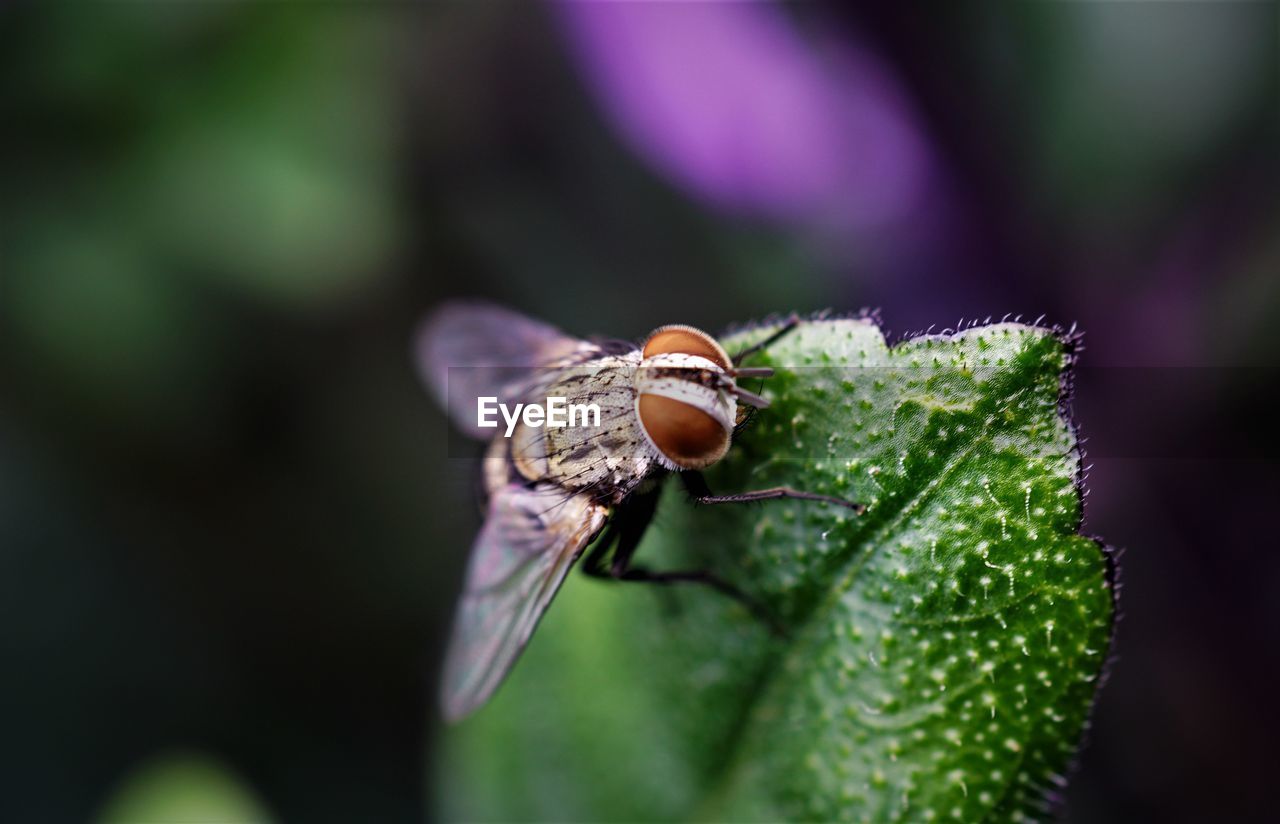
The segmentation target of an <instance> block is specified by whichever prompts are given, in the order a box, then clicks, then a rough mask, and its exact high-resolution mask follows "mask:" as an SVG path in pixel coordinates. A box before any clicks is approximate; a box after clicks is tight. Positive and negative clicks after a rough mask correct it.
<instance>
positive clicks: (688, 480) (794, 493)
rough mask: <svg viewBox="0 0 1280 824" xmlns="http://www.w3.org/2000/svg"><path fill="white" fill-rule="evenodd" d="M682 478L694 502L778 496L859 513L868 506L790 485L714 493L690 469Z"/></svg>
mask: <svg viewBox="0 0 1280 824" xmlns="http://www.w3.org/2000/svg"><path fill="white" fill-rule="evenodd" d="M680 480H681V481H682V482H683V483H684V488H685V489H686V490H687V491H688V492H689V495H690V496H691V497H692V498H693V502H694V503H697V504H741V503H751V502H752V501H771V500H775V499H778V498H792V499H794V500H801V501H819V502H822V503H828V504H834V505H835V506H843V507H846V508H847V509H852V510H853V511H854V512H855V513H857V514H858V515H861V514H862V513H863V512H864V511H866V506H864V505H863V504H859V503H855V502H853V501H846V500H845V499H844V498H837V497H835V496H834V495H821V494H819V493H817V492H804V491H801V490H799V489H792V488H791V487H789V486H773V487H769V488H768V489H754V490H751V491H749V492H735V493H732V494H730V495H713V494H711V489H710V487H708V486H707V480H706V478H704V477H702V473H701V472H696V471H688V472H681V473H680Z"/></svg>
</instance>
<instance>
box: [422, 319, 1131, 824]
mask: <svg viewBox="0 0 1280 824" xmlns="http://www.w3.org/2000/svg"><path fill="white" fill-rule="evenodd" d="M770 328H771V327H768V326H766V327H761V328H756V329H753V330H749V331H746V332H743V333H740V334H737V335H734V336H731V337H730V338H729V339H728V340H727V341H726V343H727V347H728V348H729V350H730V351H734V350H735V349H739V348H742V347H744V346H746V345H748V344H749V343H751V342H754V341H756V340H759V339H761V338H762V337H764V336H766V335H767V334H768V332H769V331H770ZM1071 358H1072V343H1071V341H1069V340H1067V339H1066V338H1064V337H1063V336H1062V335H1059V334H1057V333H1055V332H1054V331H1053V330H1048V329H1043V328H1038V327H1031V326H1025V325H1019V324H1009V323H1004V324H998V325H992V326H983V327H977V328H972V329H968V330H966V331H963V332H959V333H955V334H951V335H937V336H925V337H918V338H914V339H911V340H908V341H905V342H903V343H900V344H898V345H897V346H894V347H892V348H890V347H888V346H887V344H886V342H885V340H884V336H883V334H882V333H881V331H880V329H879V328H878V326H877V325H876V324H875V323H874V322H873V321H872V320H870V319H865V318H860V319H841V320H811V321H806V322H804V323H802V324H801V326H800V327H799V328H798V329H796V330H794V331H793V332H791V333H789V334H788V335H786V336H785V337H783V338H782V339H780V340H779V341H777V342H776V343H775V344H774V345H773V346H771V347H769V348H768V349H767V350H766V351H764V352H762V353H760V354H759V355H757V356H754V357H753V358H752V360H751V361H750V363H751V364H752V365H772V366H775V367H777V374H776V375H775V376H774V377H773V378H770V379H768V380H767V381H765V382H764V383H763V389H762V390H761V391H762V392H763V394H765V395H766V396H767V397H768V398H769V399H770V400H771V402H772V403H771V406H770V407H769V408H768V409H767V410H763V411H761V412H759V413H758V414H757V415H756V416H755V417H754V418H753V420H751V421H750V423H749V424H748V426H747V427H746V428H745V430H744V431H743V432H741V433H740V434H739V435H738V437H737V438H736V439H735V446H734V449H733V450H731V451H730V454H729V456H728V457H727V458H726V459H725V460H724V461H723V462H722V463H721V464H719V465H717V466H716V467H715V468H714V470H713V471H711V472H709V473H708V480H709V481H710V483H711V484H712V487H713V489H714V490H715V491H717V492H729V491H736V490H744V489H759V488H764V487H771V486H780V485H785V486H791V487H795V488H798V489H805V490H809V491H814V492H822V493H827V494H832V495H838V496H841V497H844V498H848V499H851V500H856V501H860V502H862V503H865V504H866V506H867V509H866V512H865V513H864V514H862V515H856V514H854V513H853V512H852V511H850V510H847V509H843V508H839V507H834V506H830V505H826V504H818V503H813V502H806V501H770V502H766V503H762V504H758V505H750V506H744V505H721V506H706V507H698V508H694V507H692V506H690V505H689V504H688V503H687V502H686V501H685V500H684V496H683V494H682V492H681V490H680V489H679V488H678V487H679V485H678V484H675V483H670V484H669V488H668V490H667V492H666V494H665V496H664V499H663V501H662V505H661V507H660V510H659V513H658V518H657V520H656V522H655V524H654V526H653V528H652V529H651V531H650V534H649V535H648V536H647V537H646V540H645V543H644V544H643V545H642V547H641V549H640V551H639V553H638V554H637V558H636V562H637V563H639V564H644V565H646V566H649V567H652V568H655V569H677V568H694V567H710V568H712V569H714V570H715V571H717V572H718V573H719V574H721V575H723V576H725V577H727V578H729V579H731V580H732V581H734V582H735V583H737V584H738V585H739V586H740V587H741V588H743V589H744V590H746V591H748V592H750V593H752V594H753V595H754V596H755V597H756V598H758V599H760V600H761V601H763V602H764V603H765V604H767V605H768V606H769V608H770V609H771V610H772V611H773V612H774V613H775V614H776V615H777V616H778V619H779V621H780V622H781V623H782V624H783V625H784V626H785V627H786V633H785V635H782V636H778V635H775V634H771V633H770V632H769V630H768V628H767V627H765V626H763V625H762V623H761V622H760V621H758V620H756V619H754V618H753V617H752V616H751V615H750V613H749V612H747V610H745V609H744V608H743V607H742V606H741V605H739V604H738V603H736V602H734V601H731V600H729V599H727V598H724V597H722V596H720V595H718V594H717V593H715V592H713V591H710V590H707V589H705V588H700V587H679V588H666V589H657V588H654V587H646V586H639V585H633V584H616V583H611V582H599V581H594V580H589V579H585V578H582V577H580V576H574V577H573V578H571V579H570V582H569V583H568V584H567V585H566V586H565V588H564V591H563V592H562V593H561V595H560V597H559V598H558V599H557V602H556V603H555V604H554V605H553V606H552V608H551V610H550V612H549V613H548V615H547V618H546V619H545V621H544V622H543V624H542V626H541V628H540V629H539V631H538V633H537V635H536V636H535V638H534V640H533V642H532V644H531V645H530V648H529V650H528V652H527V653H526V655H525V657H524V659H523V660H522V661H521V662H520V663H519V665H518V666H517V667H516V670H515V672H514V673H513V674H512V677H511V678H510V680H509V683H507V684H506V685H505V686H504V687H503V688H502V689H501V690H500V691H499V693H498V695H497V696H496V698H495V700H494V701H493V702H492V704H491V705H490V706H488V707H486V708H485V709H483V710H482V711H481V712H480V713H479V714H478V715H477V716H476V717H474V718H473V719H471V720H468V721H467V722H465V723H464V724H462V725H461V726H460V727H459V728H457V729H456V730H453V731H451V733H450V735H449V736H448V737H447V739H446V742H445V748H444V751H443V753H442V758H441V761H442V764H443V769H442V772H441V775H440V776H439V778H440V782H439V783H440V787H441V789H442V794H443V796H444V798H445V800H446V801H445V803H446V808H445V810H444V813H445V815H446V816H447V817H450V818H465V819H470V820H476V819H504V820H531V819H543V820H583V819H588V820H656V819H711V820H725V819H729V820H769V821H773V820H779V819H790V820H797V819H803V820H873V821H882V820H911V821H919V820H926V821H927V820H935V819H945V820H965V821H973V820H980V819H990V820H1022V819H1025V818H1037V817H1041V816H1043V815H1044V813H1045V812H1046V811H1047V809H1048V805H1049V804H1050V803H1051V800H1052V796H1053V790H1054V789H1055V787H1056V785H1058V784H1060V783H1061V782H1062V781H1063V779H1062V777H1061V776H1062V775H1063V773H1064V772H1065V770H1066V769H1067V768H1068V767H1069V765H1070V762H1071V759H1072V757H1073V754H1074V752H1075V750H1076V747H1077V746H1078V743H1079V740H1080V737H1081V733H1082V730H1083V727H1084V724H1085V720H1086V716H1087V714H1088V711H1089V708H1090V706H1091V703H1092V700H1093V695H1094V692H1095V689H1096V685H1097V679H1098V677H1099V674H1100V672H1101V670H1102V666H1103V662H1104V659H1105V656H1106V654H1107V649H1108V645H1109V641H1110V632H1111V622H1112V615H1113V601H1112V598H1113V593H1112V589H1111V584H1110V576H1109V563H1108V559H1107V557H1106V555H1105V553H1104V551H1103V549H1102V548H1101V547H1100V546H1099V545H1098V544H1097V543H1096V542H1095V541H1093V540H1091V539H1088V538H1085V537H1082V536H1081V535H1079V534H1078V529H1079V524H1080V517H1081V493H1080V488H1079V474H1080V455H1079V451H1078V448H1077V443H1076V437H1075V433H1074V431H1073V429H1072V427H1071V425H1070V424H1069V422H1068V421H1067V420H1066V419H1065V417H1064V414H1063V412H1062V408H1063V395H1064V387H1065V386H1066V378H1067V375H1068V373H1069V369H1070V366H1071Z"/></svg>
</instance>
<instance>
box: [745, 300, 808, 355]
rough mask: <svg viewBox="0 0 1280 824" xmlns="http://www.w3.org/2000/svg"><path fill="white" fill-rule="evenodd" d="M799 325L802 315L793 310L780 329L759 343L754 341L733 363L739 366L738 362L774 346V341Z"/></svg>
mask: <svg viewBox="0 0 1280 824" xmlns="http://www.w3.org/2000/svg"><path fill="white" fill-rule="evenodd" d="M799 325H800V316H799V315H797V314H796V313H795V312H792V313H791V314H790V315H788V316H787V318H786V320H784V321H783V322H782V325H781V326H780V327H778V331H776V332H774V333H773V334H772V335H770V336H769V337H767V338H765V339H764V340H762V341H760V342H759V343H754V344H752V345H751V346H748V347H747V348H746V349H743V350H742V351H741V352H739V353H738V354H736V355H734V356H733V365H734V366H737V365H738V364H740V363H742V362H743V361H744V360H746V359H747V358H749V357H751V356H752V355H754V354H755V353H757V352H760V351H763V350H764V349H766V348H768V347H770V346H772V345H773V344H774V343H777V341H778V339H779V338H781V337H782V336H784V335H786V334H787V333H788V332H790V331H791V330H793V329H795V328H796V327H797V326H799Z"/></svg>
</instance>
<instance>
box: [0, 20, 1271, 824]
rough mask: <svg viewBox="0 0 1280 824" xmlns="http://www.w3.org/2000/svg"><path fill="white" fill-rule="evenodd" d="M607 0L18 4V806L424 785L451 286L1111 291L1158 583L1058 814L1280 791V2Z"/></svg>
mask: <svg viewBox="0 0 1280 824" xmlns="http://www.w3.org/2000/svg"><path fill="white" fill-rule="evenodd" d="M627 6H630V4H624V7H627ZM616 14H617V15H620V16H617V17H610V16H609V13H606V12H601V11H600V10H599V8H598V7H597V5H596V4H591V3H583V4H572V5H567V6H561V5H552V4H517V3H512V2H496V3H475V4H466V3H444V2H428V3H422V4H405V3H373V4H358V3H337V4H323V3H297V4H286V3H268V4H249V3H222V2H195V3H181V4H172V3H156V2H135V3H108V4H100V5H94V6H81V5H77V4H61V3H50V4H44V5H42V6H38V7H37V6H34V5H31V6H16V5H11V6H6V7H5V8H4V9H2V10H0V65H2V66H3V70H2V71H0V106H2V107H3V110H4V118H3V122H4V124H5V126H4V130H3V132H2V136H0V140H2V141H3V150H2V151H0V164H2V171H0V190H2V191H3V195H4V196H3V199H2V201H0V381H2V383H0V611H2V612H3V622H2V625H0V660H3V667H4V670H3V687H0V690H2V691H0V730H3V733H2V734H0V740H2V741H3V744H2V745H0V817H3V818H4V819H6V820H26V821H33V820H40V821H60V820H66V821H83V820H93V819H96V818H98V817H101V818H102V819H103V820H128V819H129V818H131V817H136V816H138V815H160V816H166V815H171V816H174V817H176V818H175V820H180V819H181V816H183V815H186V813H184V812H170V813H166V812H159V813H156V812H154V811H155V810H162V811H163V810H180V809H186V808H183V807H181V804H185V803H187V802H186V801H185V800H183V799H190V798H195V801H194V802H192V803H194V804H195V805H196V807H195V809H197V810H199V809H208V810H214V811H221V812H214V813H210V814H213V815H221V816H223V817H227V816H230V817H237V816H245V817H273V818H275V819H277V820H286V821H319V820H345V821H350V820H378V821H391V820H416V819H420V818H422V817H423V816H424V815H425V816H427V817H430V815H431V812H430V811H431V810H432V809H433V804H432V799H431V798H430V797H429V794H430V790H429V788H430V781H429V780H428V776H429V775H431V774H433V772H434V771H435V768H436V765H435V764H434V763H433V758H434V755H433V753H434V749H433V746H432V742H433V740H434V736H435V733H436V731H437V728H438V724H439V721H438V718H437V716H436V714H435V712H436V711H435V704H434V679H435V675H436V668H437V664H438V661H437V657H438V654H439V651H440V646H441V643H442V641H443V637H444V633H445V630H446V628H447V622H448V619H449V615H450V613H451V609H452V599H453V597H454V594H455V592H456V589H457V586H458V583H459V576H460V574H461V569H462V564H463V563H464V560H465V556H466V552H467V548H468V545H469V542H470V539H471V536H472V535H473V534H474V531H475V529H476V527H477V524H478V514H477V509H476V504H475V495H474V478H473V471H472V469H473V468H472V467H471V466H470V465H469V464H468V462H467V461H463V460H459V459H456V458H452V459H451V458H448V457H446V444H447V433H448V425H447V422H446V421H445V420H444V418H443V416H442V414H441V412H440V411H439V410H438V409H437V408H436V407H435V406H434V404H433V403H432V402H431V400H430V399H429V398H428V396H427V395H426V393H425V392H424V391H423V389H422V388H421V386H420V385H419V383H418V380H417V377H416V374H415V367H414V364H413V358H412V352H411V348H410V340H411V336H412V331H413V328H414V325H415V323H416V322H417V320H418V319H419V318H420V316H421V315H422V314H423V313H424V312H425V311H426V310H427V309H429V308H430V307H431V306H432V305H434V304H435V303H437V302H438V301H440V300H442V299H444V298H446V297H450V296H458V295H478V296H487V297H490V298H492V299H495V300H499V301H501V302H503V303H506V304H509V305H511V306H512V307H514V308H517V309H519V310H520V311H523V312H526V313H528V314H531V315H534V316H537V317H542V318H546V319H549V320H550V321H552V322H554V323H556V324H558V325H560V326H561V327H562V328H564V329H566V330H568V331H571V332H574V333H578V334H588V333H606V334H610V335H613V336H618V337H637V336H640V335H642V334H644V333H645V332H647V331H648V330H649V329H651V328H653V327H654V326H657V325H660V324H662V323H668V322H675V321H680V322H688V323H694V324H697V325H700V326H703V327H707V328H711V329H717V328H720V327H722V326H724V325H725V324H728V323H730V322H734V321H746V320H749V319H752V318H755V317H760V316H763V315H766V314H768V313H771V312H785V311H790V310H792V309H795V310H801V311H804V310H813V309H818V308H822V307H828V306H829V307H834V308H836V309H838V310H853V309H856V308H858V307H861V306H879V307H880V308H881V309H882V314H883V318H884V321H885V323H886V326H887V327H888V329H889V331H890V332H891V334H892V335H894V336H899V337H900V336H901V335H902V334H903V333H905V332H907V331H911V330H918V329H923V328H925V327H928V326H930V325H937V326H939V327H944V326H951V325H955V324H956V323H957V321H958V320H960V319H972V318H975V317H979V318H980V317H985V316H987V315H995V316H997V317H998V316H1001V315H1003V314H1005V313H1006V312H1012V313H1023V314H1024V315H1026V316H1027V317H1035V316H1038V315H1040V314H1042V313H1043V314H1045V315H1046V316H1047V318H1048V320H1049V321H1051V322H1056V323H1062V324H1064V325H1069V324H1071V323H1078V324H1079V325H1080V327H1081V328H1083V329H1084V330H1085V331H1086V344H1087V350H1086V353H1085V359H1084V370H1083V371H1082V373H1081V376H1080V380H1079V382H1078V385H1077V402H1076V409H1077V412H1078V414H1079V418H1080V424H1081V426H1082V428H1083V434H1084V435H1085V436H1086V437H1087V438H1090V439H1091V440H1090V441H1088V442H1087V443H1086V450H1087V452H1088V454H1089V456H1090V459H1091V462H1092V464H1093V468H1092V469H1091V471H1090V474H1089V482H1090V486H1091V491H1092V495H1091V497H1090V498H1089V501H1088V506H1089V508H1088V513H1087V520H1086V529H1087V531H1090V532H1093V533H1097V534H1099V535H1102V536H1103V537H1104V538H1106V539H1107V540H1108V541H1110V542H1112V543H1114V544H1116V545H1119V546H1121V547H1124V548H1125V550H1126V554H1125V555H1124V557H1123V562H1122V581H1123V585H1124V590H1123V593H1122V596H1123V600H1122V611H1123V612H1124V613H1125V617H1124V619H1123V620H1122V622H1121V626H1120V640H1119V646H1118V652H1119V661H1118V664H1117V665H1116V667H1115V670H1114V675H1113V677H1112V680H1111V683H1110V684H1109V686H1108V687H1107V689H1106V690H1104V692H1103V694H1102V700H1101V702H1100V704H1099V706H1098V708H1097V712H1096V715H1095V724H1094V728H1093V731H1092V733H1091V735H1090V739H1091V745H1090V746H1089V747H1088V748H1087V749H1086V750H1085V751H1084V752H1083V754H1082V758H1081V770H1080V772H1079V774H1078V776H1077V778H1076V780H1075V782H1074V784H1073V785H1072V787H1071V788H1070V790H1069V791H1068V794H1067V795H1068V806H1067V810H1066V812H1067V818H1068V819H1069V820H1079V821H1111V820H1114V821H1132V820H1159V821H1173V820H1188V821H1193V820H1205V819H1207V818H1222V817H1224V816H1225V817H1226V818H1234V819H1236V820H1244V819H1249V818H1256V817H1259V816H1260V815H1261V812H1262V811H1263V810H1265V809H1266V807H1264V805H1265V804H1269V803H1270V801H1269V793H1268V792H1267V790H1266V787H1267V783H1266V782H1267V781H1269V780H1270V779H1271V778H1272V777H1273V775H1274V770H1275V768H1276V767H1277V766H1280V765H1278V764H1277V759H1276V755H1275V751H1274V740H1275V735H1276V733H1277V732H1280V729H1278V725H1277V723H1276V720H1277V719H1276V713H1275V709H1274V694H1275V692H1276V690H1277V688H1280V683H1278V682H1280V679H1278V678H1277V673H1276V668H1275V666H1274V651H1275V650H1276V649H1277V644H1278V642H1280V609H1277V606H1276V604H1277V603H1280V599H1277V598H1276V593H1277V591H1280V559H1277V557H1276V553H1274V551H1272V550H1267V549H1266V547H1267V546H1269V545H1271V544H1272V543H1273V542H1274V541H1273V539H1271V538H1270V537H1269V536H1270V534H1271V532H1272V531H1273V525H1272V523H1271V521H1272V519H1271V517H1270V513H1271V512H1272V511H1273V509H1274V501H1275V499H1276V496H1277V494H1280V484H1278V483H1277V481H1276V471H1275V470H1276V468H1277V461H1276V458H1277V450H1276V448H1275V436H1274V434H1273V433H1271V432H1270V431H1269V430H1268V428H1267V415H1266V413H1265V410H1266V409H1269V408H1270V406H1269V402H1270V400H1271V397H1272V395H1273V394H1274V390H1273V389H1271V387H1272V386H1273V385H1274V383H1275V379H1276V377H1277V358H1276V354H1277V351H1276V350H1277V343H1278V341H1277V333H1276V329H1278V328H1280V325H1278V324H1277V321H1280V277H1278V275H1280V162H1278V160H1277V158H1278V157H1280V152H1278V151H1277V149H1278V148H1280V86H1278V83H1280V49H1278V48H1277V39H1278V38H1280V19H1278V16H1277V8H1276V6H1275V5H1273V4H1270V3H1233V4H1217V3H1200V2H1191V3H1164V2H1155V3H1127V2H1117V3H1087V4H1075V3H1037V4H1032V3H1025V4H988V3H976V2H974V3H963V4H948V5H947V6H946V7H942V8H938V7H929V8H926V7H924V6H923V5H915V4H895V5H894V6H893V7H892V8H889V7H887V6H886V7H883V8H881V7H875V8H873V7H862V8H846V7H837V6H834V5H827V4H822V3H816V2H815V3H803V4H793V5H786V6H780V5H779V6H774V5H768V4H750V5H746V4H735V3H729V4H709V5H702V4H694V6H693V7H681V5H676V6H668V7H667V8H666V9H665V10H664V11H662V13H661V16H655V15H656V14H657V13H656V12H655V13H653V14H648V16H646V17H643V19H641V17H635V18H629V17H627V15H628V14H640V15H642V16H643V15H645V14H646V13H645V12H639V13H637V12H635V11H634V9H633V10H632V11H631V12H628V11H625V10H624V11H622V12H617V13H616ZM193 788H194V789H193ZM157 799H160V800H157ZM166 799H168V800H166ZM172 799H178V800H177V801H172ZM201 799H204V800H203V801H202V800H201ZM171 802H172V803H173V804H177V805H178V806H176V807H175V806H165V805H167V804H170V803H171ZM148 804H156V805H159V806H152V807H148V806H146V805H148ZM201 804H206V805H211V806H206V807H200V805H201ZM130 805H135V806H130ZM137 809H141V810H152V811H153V812H146V813H135V812H130V810H137ZM197 815H198V814H197Z"/></svg>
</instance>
